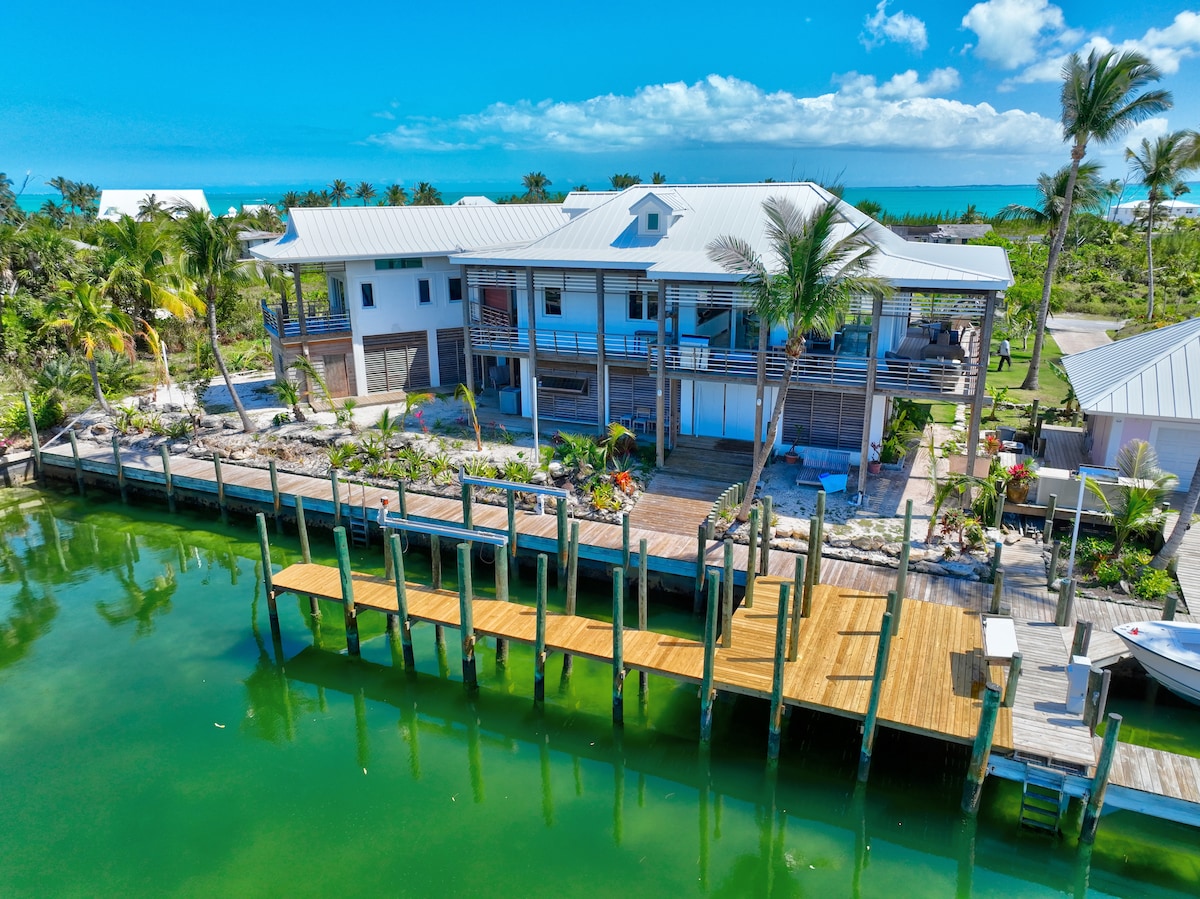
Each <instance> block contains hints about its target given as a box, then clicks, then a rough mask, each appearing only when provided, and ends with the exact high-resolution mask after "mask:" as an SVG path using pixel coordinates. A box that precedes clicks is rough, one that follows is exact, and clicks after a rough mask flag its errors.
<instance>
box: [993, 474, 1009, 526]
mask: <svg viewBox="0 0 1200 899" xmlns="http://www.w3.org/2000/svg"><path fill="white" fill-rule="evenodd" d="M1005 489H1006V488H1005V485H1004V479H1003V478H1000V479H998V480H997V481H996V515H995V517H994V518H993V519H992V527H994V528H995V529H996V530H1000V525H1001V524H1003V523H1004V500H1005V495H1004V491H1005Z"/></svg>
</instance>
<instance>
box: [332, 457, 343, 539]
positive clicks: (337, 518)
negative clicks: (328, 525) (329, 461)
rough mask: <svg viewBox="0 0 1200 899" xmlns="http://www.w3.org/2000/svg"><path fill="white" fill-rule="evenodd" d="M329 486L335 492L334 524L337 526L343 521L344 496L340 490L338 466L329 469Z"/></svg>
mask: <svg viewBox="0 0 1200 899" xmlns="http://www.w3.org/2000/svg"><path fill="white" fill-rule="evenodd" d="M329 487H330V490H331V492H332V494H333V526H334V527H337V526H338V525H340V524H341V523H342V497H341V491H340V490H338V470H337V469H336V468H331V469H329Z"/></svg>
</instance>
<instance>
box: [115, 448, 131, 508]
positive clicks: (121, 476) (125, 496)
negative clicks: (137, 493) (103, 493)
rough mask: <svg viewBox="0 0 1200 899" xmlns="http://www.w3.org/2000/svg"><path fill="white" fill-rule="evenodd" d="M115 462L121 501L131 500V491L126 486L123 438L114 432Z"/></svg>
mask: <svg viewBox="0 0 1200 899" xmlns="http://www.w3.org/2000/svg"><path fill="white" fill-rule="evenodd" d="M112 449H113V464H114V465H116V467H117V488H118V489H119V490H120V491H121V502H123V503H127V502H129V492H128V490H126V488H125V465H124V464H123V463H122V462H121V438H120V437H119V436H118V435H116V434H113V439H112Z"/></svg>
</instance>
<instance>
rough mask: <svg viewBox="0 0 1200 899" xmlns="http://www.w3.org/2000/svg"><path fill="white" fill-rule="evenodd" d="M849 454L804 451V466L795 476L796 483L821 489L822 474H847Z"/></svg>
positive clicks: (817, 450)
mask: <svg viewBox="0 0 1200 899" xmlns="http://www.w3.org/2000/svg"><path fill="white" fill-rule="evenodd" d="M849 473H850V454H849V453H847V452H843V451H842V450H830V449H806V450H805V451H804V465H803V466H802V467H801V469H800V473H799V474H797V475H796V483H797V484H803V485H807V486H810V487H823V486H824V485H823V484H822V483H821V475H823V474H849Z"/></svg>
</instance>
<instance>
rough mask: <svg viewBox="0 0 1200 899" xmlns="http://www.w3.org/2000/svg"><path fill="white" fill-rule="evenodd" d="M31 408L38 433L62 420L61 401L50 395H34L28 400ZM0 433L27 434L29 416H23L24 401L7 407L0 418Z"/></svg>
mask: <svg viewBox="0 0 1200 899" xmlns="http://www.w3.org/2000/svg"><path fill="white" fill-rule="evenodd" d="M29 404H30V405H31V406H32V407H33V420H34V422H36V423H37V427H38V431H39V432H40V431H45V430H48V429H50V428H52V427H54V426H55V425H56V424H58V423H59V422H60V421H62V418H63V407H62V401H61V400H59V399H58V398H57V397H56V396H54V395H53V394H50V393H38V394H34V395H33V396H32V397H30V399H29ZM0 431H3V433H4V434H28V433H29V416H27V415H26V414H25V401H24V400H18V401H17V402H15V403H12V404H11V405H9V407H8V408H7V409H5V410H4V414H3V416H0Z"/></svg>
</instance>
